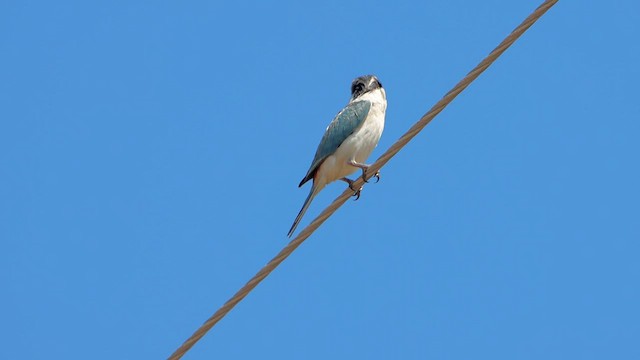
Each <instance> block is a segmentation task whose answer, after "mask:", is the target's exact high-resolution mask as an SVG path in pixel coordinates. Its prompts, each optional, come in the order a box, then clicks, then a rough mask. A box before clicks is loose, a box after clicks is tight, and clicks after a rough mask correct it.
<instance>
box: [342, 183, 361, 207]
mask: <svg viewBox="0 0 640 360" xmlns="http://www.w3.org/2000/svg"><path fill="white" fill-rule="evenodd" d="M340 180H342V181H344V182H346V183H347V184H349V189H351V190H352V191H353V195H351V196H355V197H356V198H355V199H354V201H356V200H358V199H360V192H361V191H362V186H361V187H360V188H359V189H356V188H355V187H354V186H353V183H354V182H355V181H353V180H351V179H347V178H346V177H344V178H342V179H340Z"/></svg>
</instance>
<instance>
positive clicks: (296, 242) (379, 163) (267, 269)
mask: <svg viewBox="0 0 640 360" xmlns="http://www.w3.org/2000/svg"><path fill="white" fill-rule="evenodd" d="M557 2H558V0H546V1H545V2H544V3H542V5H540V6H539V7H538V8H537V9H536V10H535V11H534V12H533V13H531V15H529V16H528V17H527V18H526V19H525V20H524V21H523V22H522V23H521V24H520V25H518V27H516V28H515V30H513V31H512V32H511V34H509V36H507V37H506V38H505V39H504V40H503V41H502V42H501V43H500V45H498V46H497V47H496V48H495V49H493V51H492V52H491V53H490V54H489V55H488V56H487V57H486V58H484V60H482V61H481V62H480V63H479V64H478V65H477V66H476V67H475V68H474V69H473V70H471V72H469V73H468V74H467V75H466V76H465V77H464V78H463V79H462V80H460V82H458V83H457V84H456V86H454V87H453V89H451V90H450V91H449V92H448V93H447V94H446V95H445V96H444V97H443V98H442V99H440V101H438V102H437V103H436V104H435V105H434V106H433V107H432V108H431V109H430V110H429V111H428V112H427V113H426V114H424V115H423V116H422V118H420V120H419V121H418V122H417V123H415V124H414V125H413V126H412V127H411V128H410V129H409V131H407V132H406V133H405V134H404V135H402V137H400V139H398V141H396V143H395V144H393V145H392V146H391V147H390V148H389V149H388V150H387V151H386V152H385V153H384V154H382V155H381V156H380V157H379V158H378V160H376V162H375V163H373V164H372V165H371V167H370V170H369V171H368V174H375V173H376V172H377V171H378V170H380V168H382V167H383V166H384V165H385V164H386V163H387V162H388V161H389V160H391V158H392V157H393V156H395V155H396V154H397V153H398V152H399V151H400V150H401V149H402V148H403V147H404V146H405V145H406V144H407V143H408V142H409V141H411V139H413V137H415V136H416V135H417V134H418V133H419V132H420V131H422V129H424V127H425V126H427V124H429V122H431V120H433V118H434V117H436V115H438V114H439V113H440V112H441V111H442V110H443V109H444V108H445V107H446V106H447V105H449V103H451V101H453V99H455V98H456V96H458V94H460V93H461V92H462V91H463V90H464V89H465V88H466V87H467V86H469V84H471V82H473V81H474V80H475V79H476V78H477V77H478V76H480V74H482V72H483V71H485V70H486V69H487V68H488V67H489V66H490V65H491V64H492V63H493V62H494V61H495V60H496V59H497V58H498V57H499V56H500V55H502V53H503V52H504V51H505V50H507V49H508V48H509V46H511V45H512V44H513V43H514V42H515V41H516V40H517V39H518V38H519V37H520V36H521V35H522V34H523V33H524V32H525V31H526V30H527V29H529V27H531V25H533V24H534V23H535V22H536V21H537V20H538V19H539V18H540V17H541V16H542V15H544V13H545V12H547V10H549V9H550V8H551V7H552V6H553V5H555V4H556V3H557ZM369 177H371V176H369ZM367 180H368V179H367ZM363 184H364V180H363V179H362V178H361V177H359V178H358V180H356V181H355V182H354V183H353V187H354V188H356V189H358V188H360V186H362V185H363ZM352 194H353V191H352V190H350V189H348V188H347V189H346V190H345V191H344V192H343V193H342V194H341V195H340V196H338V197H337V198H336V199H335V200H334V201H333V202H332V203H331V205H329V206H328V207H327V208H326V209H324V210H323V211H322V212H321V213H320V215H318V217H316V218H315V219H314V220H313V221H312V222H311V223H310V224H309V225H308V226H307V227H306V228H304V229H303V230H302V231H301V232H300V233H299V234H298V236H296V237H295V238H294V239H293V240H291V242H289V244H287V245H286V246H285V247H284V248H283V249H282V250H281V251H280V252H279V253H278V255H276V256H275V257H274V258H273V259H271V261H269V263H267V265H265V266H264V267H263V268H262V269H260V271H258V273H257V274H256V275H255V276H254V277H253V278H251V280H249V282H247V283H246V284H245V285H244V286H243V287H242V288H241V289H240V290H238V292H236V293H235V294H234V295H233V296H232V297H231V299H229V300H228V301H227V302H226V303H224V305H222V307H220V308H219V309H218V310H217V311H216V312H215V313H214V314H213V315H212V316H211V317H210V318H209V319H208V320H207V321H206V322H205V323H204V324H202V326H200V328H198V330H196V331H195V332H194V333H193V335H191V337H189V339H187V340H186V341H185V342H184V343H183V344H182V345H181V346H180V347H179V348H178V349H177V350H176V351H175V352H174V353H173V354H171V356H170V357H169V360H177V359H180V358H181V357H182V356H183V355H184V354H185V353H186V352H187V351H189V349H191V347H193V345H194V344H195V343H196V342H198V340H200V339H201V338H202V337H203V336H204V335H205V334H206V333H207V331H209V330H211V328H213V326H214V325H215V324H216V323H217V322H218V321H220V319H222V318H223V317H224V316H225V315H227V313H229V311H231V309H233V307H234V306H236V305H237V304H238V303H239V302H240V301H241V300H242V299H244V297H245V296H247V295H248V294H249V292H251V290H253V288H255V287H256V286H257V285H258V284H259V283H260V282H261V281H262V280H264V278H266V277H267V276H268V275H269V274H270V273H271V272H272V271H273V270H274V269H275V268H276V267H277V266H278V265H280V263H281V262H283V261H284V260H285V259H286V258H287V257H288V256H289V255H291V253H293V251H294V250H295V249H296V248H297V247H298V246H300V244H302V242H303V241H305V240H306V239H307V238H308V237H309V236H311V234H312V233H313V232H314V231H315V230H316V229H317V228H318V227H320V225H322V223H324V222H325V220H327V219H328V218H329V216H331V215H332V214H333V213H334V212H336V210H338V208H340V207H341V206H342V205H343V204H344V203H345V202H346V201H347V200H348V199H349V198H350V197H351V195H352Z"/></svg>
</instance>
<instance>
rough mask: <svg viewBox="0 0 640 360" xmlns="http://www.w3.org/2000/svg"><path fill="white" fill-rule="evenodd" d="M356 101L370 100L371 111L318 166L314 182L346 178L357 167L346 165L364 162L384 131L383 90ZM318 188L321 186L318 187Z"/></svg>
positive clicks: (369, 93)
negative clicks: (349, 162)
mask: <svg viewBox="0 0 640 360" xmlns="http://www.w3.org/2000/svg"><path fill="white" fill-rule="evenodd" d="M358 100H368V101H371V109H369V114H367V118H366V119H365V120H364V123H363V124H362V126H361V127H360V128H359V129H357V130H356V131H355V132H354V133H353V134H351V135H350V136H349V137H348V138H347V139H346V140H345V141H344V142H343V143H342V145H340V147H338V149H337V150H336V152H335V153H334V154H333V155H330V156H329V157H327V159H326V160H325V161H324V162H323V163H322V165H320V168H319V169H318V173H317V176H316V179H317V180H318V182H319V183H323V184H322V186H324V185H326V184H328V183H330V182H332V181H335V180H338V179H341V178H343V177H345V176H348V175H350V174H353V173H354V172H355V171H356V170H358V171H359V170H360V169H358V168H356V167H353V166H351V165H348V164H347V162H348V161H350V160H355V161H356V162H358V163H364V162H365V161H366V160H367V158H368V157H369V155H371V153H372V152H373V149H375V147H376V146H377V145H378V141H379V140H380V136H382V130H383V129H384V117H385V112H386V110H387V99H386V94H385V92H384V89H382V88H380V89H376V90H374V91H371V92H368V93H366V94H364V95H362V96H360V97H359V98H358V99H356V101H358ZM318 185H320V184H318Z"/></svg>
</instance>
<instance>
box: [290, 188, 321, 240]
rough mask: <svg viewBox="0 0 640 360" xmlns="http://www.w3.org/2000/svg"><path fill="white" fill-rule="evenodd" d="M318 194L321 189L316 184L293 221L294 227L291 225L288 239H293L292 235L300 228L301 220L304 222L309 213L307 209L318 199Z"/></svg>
mask: <svg viewBox="0 0 640 360" xmlns="http://www.w3.org/2000/svg"><path fill="white" fill-rule="evenodd" d="M318 192H320V187H319V186H316V184H313V186H312V187H311V190H310V191H309V195H308V196H307V199H306V200H305V201H304V204H303V205H302V209H300V212H299V213H298V216H296V219H295V220H294V221H293V225H291V230H289V234H287V236H288V237H291V235H293V232H294V231H296V228H297V227H298V223H299V222H300V220H302V217H303V216H304V213H305V212H307V208H309V205H311V201H312V200H313V198H314V197H316V195H318Z"/></svg>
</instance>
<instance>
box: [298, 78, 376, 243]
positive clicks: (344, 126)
mask: <svg viewBox="0 0 640 360" xmlns="http://www.w3.org/2000/svg"><path fill="white" fill-rule="evenodd" d="M386 110H387V95H386V93H385V91H384V89H383V88H382V84H381V83H380V81H379V80H378V78H376V77H375V76H373V75H365V76H360V77H358V78H356V79H355V80H353V82H352V83H351V99H350V100H349V103H348V104H347V106H345V107H344V109H342V110H341V111H340V112H339V113H338V115H336V117H335V118H334V119H333V121H331V123H330V124H329V126H328V127H327V130H326V131H325V133H324V136H322V140H320V145H318V149H317V150H316V155H315V156H314V157H313V161H312V162H311V166H310V167H309V170H308V171H307V174H306V175H305V176H304V178H303V179H302V181H300V185H298V187H301V186H302V185H304V184H305V183H306V182H307V181H309V180H311V179H313V186H311V190H310V191H309V196H307V199H306V200H305V201H304V204H303V205H302V209H301V210H300V212H299V213H298V216H296V219H295V221H294V222H293V225H292V226H291V230H289V234H288V236H289V237H291V235H292V234H293V232H294V231H295V230H296V227H297V226H298V223H299V222H300V220H301V219H302V216H304V213H305V212H306V211H307V208H308V207H309V204H311V201H312V200H313V198H314V197H315V196H316V195H318V193H319V192H320V190H322V189H323V188H324V187H325V186H326V185H327V184H329V183H330V182H333V181H335V180H342V181H344V182H346V183H347V184H349V187H350V188H351V190H353V191H354V196H356V199H357V198H359V197H360V190H361V189H354V188H353V186H352V185H353V180H351V179H347V178H346V176H347V175H350V174H353V173H354V172H355V171H356V170H358V169H361V170H362V178H363V179H364V180H366V179H367V175H368V174H367V169H368V168H369V165H367V164H365V163H364V161H365V160H366V159H367V158H368V157H369V155H371V152H372V151H373V149H374V148H375V147H376V146H377V145H378V140H380V136H381V135H382V130H383V128H384V115H385V111H386ZM374 176H375V177H376V178H377V179H380V176H379V174H377V173H376V174H375V175H374Z"/></svg>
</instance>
